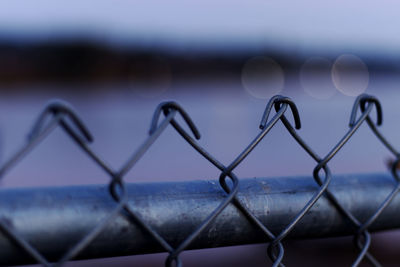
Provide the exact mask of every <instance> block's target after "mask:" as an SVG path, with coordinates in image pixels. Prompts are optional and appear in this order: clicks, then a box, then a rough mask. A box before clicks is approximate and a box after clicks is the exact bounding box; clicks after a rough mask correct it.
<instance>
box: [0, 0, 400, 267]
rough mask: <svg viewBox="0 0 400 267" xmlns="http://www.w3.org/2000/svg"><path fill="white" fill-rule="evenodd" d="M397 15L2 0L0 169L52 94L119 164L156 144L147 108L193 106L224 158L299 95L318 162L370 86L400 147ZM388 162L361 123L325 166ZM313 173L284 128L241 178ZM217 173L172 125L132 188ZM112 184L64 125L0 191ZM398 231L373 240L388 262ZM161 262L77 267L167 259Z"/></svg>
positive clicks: (345, 255)
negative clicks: (273, 100) (279, 101)
mask: <svg viewBox="0 0 400 267" xmlns="http://www.w3.org/2000/svg"><path fill="white" fill-rule="evenodd" d="M399 8H400V5H399V4H398V2H396V1H379V2H375V1H360V0H355V1H342V0H339V1H334V2H321V1H316V0H308V1H297V2H292V1H258V0H256V1H251V2H243V1H226V0H221V1H217V2H216V1H210V0H203V1H201V2H187V1H152V0H150V1H126V0H118V1H112V2H111V1H104V0H96V1H92V0H88V1H84V2H82V1H75V0H70V1H66V2H59V1H50V0H41V1H34V2H32V1H19V0H17V1H8V2H2V3H0V107H1V111H2V112H1V113H0V147H1V150H0V159H1V162H4V161H5V160H6V159H7V158H9V157H10V156H11V155H12V154H13V153H14V152H15V151H17V149H18V148H19V146H21V145H22V144H23V143H24V142H25V141H26V135H27V133H28V131H29V130H30V128H31V127H32V125H33V123H34V121H35V119H36V117H37V116H38V114H39V113H40V111H41V110H42V109H43V108H44V106H45V104H46V103H48V101H49V100H51V99H55V98H56V99H63V100H65V101H68V102H69V103H70V104H71V105H72V106H74V107H75V108H76V110H77V111H78V113H79V114H80V116H81V118H82V119H83V120H84V122H85V123H86V125H87V126H88V128H89V130H90V131H91V132H92V133H93V135H94V137H95V141H94V143H93V148H94V149H95V150H96V151H97V152H98V153H100V154H102V155H104V156H103V157H104V158H105V159H106V160H107V161H108V162H109V163H110V164H111V165H112V166H114V167H115V168H118V167H119V166H122V164H123V163H124V162H125V160H126V159H127V158H128V157H129V155H131V154H132V153H133V152H134V151H135V149H136V148H137V147H138V146H139V145H140V144H141V143H142V142H143V141H144V140H145V138H146V137H147V132H148V128H149V126H150V121H151V118H152V113H153V111H154V109H155V107H156V106H157V105H158V104H159V103H160V102H161V101H165V100H175V101H177V102H178V103H180V104H181V105H182V106H183V108H184V109H185V110H186V111H187V112H188V113H189V115H190V116H191V117H192V119H193V120H194V122H195V124H196V125H197V126H198V128H199V130H200V132H201V134H202V139H201V140H200V143H201V144H202V145H203V146H204V147H205V148H206V149H207V150H208V151H209V152H210V153H211V154H213V155H214V156H215V157H216V158H217V159H219V160H220V161H221V162H222V163H224V164H229V163H230V162H231V161H232V160H233V159H234V158H235V157H236V156H237V155H238V154H239V153H240V152H241V151H242V150H243V149H244V148H245V147H246V146H247V144H248V143H249V142H250V141H251V140H252V138H253V137H255V136H256V134H257V133H258V131H259V129H258V124H259V121H260V119H261V116H262V114H263V111H264V108H265V105H266V103H267V102H268V99H269V98H270V97H272V96H274V95H276V94H281V95H285V96H289V97H291V98H292V99H293V100H294V101H295V102H296V104H297V107H298V109H299V112H300V117H301V120H302V124H303V127H302V129H301V130H300V134H301V135H302V136H303V137H304V139H305V140H307V141H308V142H309V143H310V145H311V146H312V147H313V148H314V150H315V151H316V152H317V153H318V154H319V155H320V156H324V155H325V154H327V153H328V152H329V150H330V149H331V148H332V147H333V146H334V145H335V144H336V143H337V142H338V141H339V140H340V138H341V137H342V136H343V135H344V134H345V132H346V131H347V129H348V122H349V118H350V112H351V109H352V105H353V102H354V100H355V97H356V96H357V95H359V94H361V93H368V94H372V95H375V96H376V97H377V98H378V99H379V100H380V101H381V103H382V105H383V114H384V124H383V126H382V131H383V132H384V134H385V135H386V136H387V137H388V139H389V140H390V141H391V142H392V143H393V144H394V145H395V146H396V145H397V147H400V142H399V141H398V138H397V136H398V132H399V130H400V129H399V126H398V125H399V124H398V116H399V112H400V107H399V106H398V100H399V99H400V91H399V90H398V88H397V87H398V84H399V81H400V76H399V73H400V35H399V34H398V33H399V31H398V25H399V24H400V16H399V15H398V10H399ZM171 153H172V155H171ZM390 158H391V155H390V152H389V151H387V150H386V149H385V148H384V147H383V145H382V144H380V143H379V141H378V140H377V139H376V138H375V137H374V136H373V134H372V133H371V132H370V130H369V129H368V127H367V126H365V125H364V126H362V127H361V128H360V130H359V131H358V132H357V133H356V134H355V136H354V138H353V139H352V140H351V141H350V142H349V143H348V144H347V145H346V146H345V147H344V148H343V149H342V150H341V151H340V152H339V153H338V155H337V156H335V158H334V159H332V161H331V162H330V164H329V166H330V168H331V170H332V171H333V174H335V173H363V172H366V173H371V172H383V171H387V167H386V164H385V162H386V161H387V160H389V159H390ZM155 165H157V168H154V166H155ZM314 166H315V162H314V161H313V160H312V159H311V158H310V157H309V156H308V155H307V154H306V153H305V152H304V151H303V150H302V149H301V148H300V147H299V146H298V145H297V144H296V143H295V141H294V140H292V138H291V137H290V136H289V134H288V133H287V132H286V131H285V129H284V127H283V126H282V125H281V124H277V126H276V127H275V128H274V129H273V130H272V131H271V132H270V133H269V134H268V135H267V137H266V138H265V140H263V142H262V143H261V144H260V145H259V146H258V147H257V148H256V149H255V151H254V152H252V153H251V154H250V155H249V157H248V158H247V159H246V160H245V161H244V162H243V163H242V164H241V165H240V166H239V167H238V168H237V169H236V170H235V172H236V174H237V175H238V176H239V177H243V178H245V177H271V176H287V175H310V176H311V173H312V170H313V168H314ZM193 170H196V171H195V172H193ZM218 175H219V172H218V171H217V170H216V169H215V168H214V167H213V166H211V165H210V164H209V163H208V162H207V161H205V160H204V159H202V158H201V157H200V156H199V155H198V154H197V153H196V152H195V151H193V149H191V148H190V147H189V146H188V145H187V144H186V143H185V142H184V141H183V140H182V139H181V138H180V137H179V136H178V135H177V134H176V133H175V132H174V130H172V129H168V130H167V131H166V132H165V133H164V134H163V135H162V137H161V138H160V139H159V140H158V141H157V142H156V143H155V144H154V145H153V147H152V148H151V149H150V150H149V151H148V153H146V155H145V156H144V157H143V158H142V160H141V161H139V162H138V164H137V165H136V166H135V168H134V169H133V170H132V171H131V172H130V173H129V174H128V175H127V177H126V181H128V182H144V181H173V180H193V179H216V178H217V177H218ZM108 181H109V177H107V175H106V174H105V173H103V172H102V170H101V169H100V168H98V167H97V166H96V165H95V164H93V163H92V162H91V161H90V160H89V159H88V158H87V157H86V155H84V154H83V153H82V152H81V151H80V150H79V148H78V147H76V146H75V145H74V143H73V142H72V140H70V139H69V138H68V137H67V136H66V135H65V134H64V133H63V132H62V131H61V130H56V131H55V132H54V133H53V134H52V135H51V136H50V137H49V138H47V139H46V140H45V141H44V142H43V143H42V144H41V145H40V146H39V147H38V148H37V149H35V150H34V151H33V152H32V154H31V155H29V156H28V157H27V158H26V159H25V160H24V161H22V162H20V164H18V166H17V167H16V168H14V169H13V170H12V171H11V172H10V173H8V174H7V175H6V176H5V177H4V179H3V180H2V186H3V187H26V186H50V185H57V186H58V185H71V184H104V183H107V182H108ZM349 190H351V188H350V189H349ZM398 235H399V234H398V233H396V232H387V233H381V234H377V235H375V236H374V239H373V243H372V246H373V250H374V251H375V254H376V255H377V256H378V258H379V259H380V260H381V261H382V262H383V263H384V264H385V265H386V266H397V264H396V258H395V256H396V254H397V251H396V250H395V249H394V248H393V244H394V243H395V242H397V241H399V238H396V236H398ZM286 247H287V251H286V255H287V256H286V262H287V263H288V265H290V263H291V264H292V266H302V265H303V266H311V265H313V264H314V265H321V264H323V265H325V266H328V262H329V264H331V266H338V265H350V263H351V262H352V260H353V259H355V257H356V250H355V249H354V248H353V247H352V243H351V238H338V239H329V240H316V241H315V240H314V241H313V240H310V241H292V242H288V243H287V244H286ZM317 254H318V255H321V257H314V255H317ZM227 255H229V257H227ZM164 258H165V254H157V255H145V256H131V257H123V258H117V259H107V260H94V261H93V260H92V261H79V262H74V263H71V264H70V265H71V266H92V265H96V266H110V265H118V266H132V265H135V266H158V265H160V264H162V262H163V261H164ZM183 259H184V263H185V266H204V265H207V266H224V265H229V266H264V265H265V261H266V260H267V256H266V246H265V245H250V246H240V247H234V248H220V249H213V250H211V249H207V250H201V251H187V252H184V253H183ZM199 259H201V261H200V260H199ZM327 259H328V260H327Z"/></svg>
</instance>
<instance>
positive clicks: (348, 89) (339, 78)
mask: <svg viewBox="0 0 400 267" xmlns="http://www.w3.org/2000/svg"><path fill="white" fill-rule="evenodd" d="M332 80H333V83H334V84H335V87H336V88H337V89H338V90H339V91H340V92H341V93H343V94H344V95H347V96H357V95H359V94H362V93H363V92H364V91H365V90H366V89H367V87H368V83H369V73H368V68H367V65H365V63H364V62H363V61H362V60H361V59H360V58H359V57H357V56H355V55H348V54H345V55H341V56H340V57H338V58H337V59H336V61H335V63H334V64H333V67H332Z"/></svg>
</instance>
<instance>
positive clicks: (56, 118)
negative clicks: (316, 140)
mask: <svg viewBox="0 0 400 267" xmlns="http://www.w3.org/2000/svg"><path fill="white" fill-rule="evenodd" d="M374 107H375V109H376V113H377V121H376V123H375V122H374V121H373V120H372V119H371V116H370V115H371V112H372V110H373V109H374ZM288 108H289V109H290V111H291V113H292V115H293V118H294V123H295V125H294V126H293V125H292V124H291V123H290V122H289V120H288V119H287V118H286V116H285V114H286V112H287V109H288ZM273 109H275V111H276V113H275V114H274V115H273V116H272V115H271V112H272V110H273ZM358 109H360V111H361V115H360V116H359V117H357V111H358ZM162 115H164V117H163V118H162V119H161V121H160V117H162ZM178 115H180V116H181V117H182V118H183V120H184V121H185V123H186V124H187V126H188V128H189V129H190V131H191V133H188V132H187V131H186V130H185V129H184V127H183V126H182V125H181V124H180V123H178V121H177V120H176V116H178ZM270 115H271V116H270ZM270 117H271V118H270ZM279 120H280V121H281V122H282V123H283V125H284V126H285V128H286V129H287V131H288V132H289V133H290V135H291V136H292V137H293V138H294V139H295V140H296V141H297V142H298V144H299V145H300V146H301V147H302V148H303V149H304V151H305V152H306V154H308V155H309V156H310V157H311V158H312V159H313V160H315V162H316V166H315V168H314V171H313V177H314V179H315V183H316V184H317V185H318V188H317V190H316V191H315V193H314V195H313V196H312V197H311V198H310V199H309V201H308V202H307V204H306V205H305V206H304V207H303V208H302V209H301V210H300V211H299V212H298V214H297V215H296V216H294V217H293V218H292V219H291V222H290V223H289V224H288V225H282V230H281V231H280V232H278V233H273V232H271V231H270V230H269V229H268V225H264V224H263V223H262V222H261V221H260V220H259V219H258V218H257V216H255V215H254V214H253V212H252V210H251V209H250V208H249V207H248V206H247V205H246V204H245V203H243V202H242V201H241V200H240V199H239V198H238V192H239V183H240V179H239V178H238V177H237V176H236V175H235V173H234V170H235V168H236V167H237V166H238V165H239V164H241V162H242V161H243V160H244V159H245V158H246V157H247V156H248V155H249V153H251V151H252V150H253V149H254V148H255V147H256V146H257V145H258V143H259V142H260V141H261V140H262V139H263V138H264V137H265V136H266V135H267V134H268V133H269V131H270V130H271V129H272V128H273V127H274V126H275V125H276V123H277V122H278V121H279ZM363 123H367V124H368V125H369V127H370V129H371V130H372V132H373V133H374V134H375V136H376V137H377V138H378V139H379V140H380V141H381V142H382V144H383V145H384V146H385V147H386V148H387V149H388V150H389V151H390V152H391V153H392V154H393V155H394V157H395V159H396V160H395V161H394V162H393V163H392V168H391V173H392V176H393V179H394V181H395V184H394V187H393V190H392V191H391V192H390V194H389V195H388V196H387V197H386V199H385V200H384V201H383V202H382V203H381V205H380V206H379V208H378V209H377V210H376V211H375V212H374V213H373V214H370V216H369V218H368V219H367V220H365V221H360V220H359V219H357V218H356V217H355V216H354V215H353V214H352V213H351V212H349V211H348V210H347V209H346V208H345V207H344V206H343V205H342V204H341V203H340V200H339V199H337V198H336V197H335V194H334V193H332V192H331V191H330V189H329V184H330V182H331V180H332V179H333V177H332V174H331V171H330V169H329V166H328V163H329V161H330V160H331V159H332V158H333V157H334V156H335V155H336V154H337V152H338V151H339V150H340V149H341V148H342V147H343V146H344V145H345V144H346V142H347V141H348V140H349V139H350V138H351V137H352V136H353V134H354V133H355V132H356V131H357V130H358V129H359V127H360V126H361V125H362V124H363ZM381 123H382V108H381V105H380V103H379V101H378V100H377V99H376V98H375V97H373V96H370V95H365V94H363V95H360V96H359V97H358V98H357V99H356V101H355V103H354V106H353V109H352V113H351V116H350V123H349V130H348V131H347V132H346V133H345V135H344V136H343V138H342V139H341V140H340V141H339V142H338V143H337V144H336V145H335V146H334V147H333V148H332V149H331V151H330V152H329V153H328V154H327V155H325V156H323V157H321V156H319V155H317V154H316V153H315V152H314V151H313V149H312V148H311V147H310V146H309V144H308V143H307V142H305V140H304V139H303V138H302V137H301V136H300V135H299V134H298V133H297V131H296V129H300V127H301V123H300V115H299V112H298V110H297V107H296V105H295V103H294V102H293V101H292V100H291V99H290V98H288V97H283V96H275V97H273V98H272V99H271V100H270V101H269V102H268V104H267V106H266V109H265V112H264V114H263V116H262V119H261V123H260V129H261V131H260V132H259V133H258V134H257V135H256V137H255V138H254V140H253V141H252V142H251V143H250V144H249V145H248V146H247V147H246V148H245V149H244V150H243V151H242V152H241V153H240V154H239V155H238V156H237V157H236V159H235V160H234V161H233V162H231V163H230V164H229V165H228V166H225V165H224V164H222V163H221V162H219V161H218V160H217V159H216V158H215V157H214V156H213V155H211V154H210V153H209V152H208V151H207V150H206V149H204V148H203V147H202V146H200V145H199V143H198V142H197V141H196V140H197V139H199V138H200V133H199V131H198V130H197V128H196V126H195V124H194V123H193V121H192V120H191V118H190V117H189V115H188V114H187V113H186V112H185V111H184V109H183V108H182V107H181V106H179V105H178V104H177V103H175V102H165V103H161V104H160V105H159V106H158V107H157V108H156V111H155V113H154V116H153V119H152V122H151V127H150V131H149V136H148V138H147V140H145V142H144V143H143V144H142V145H141V146H140V147H139V148H138V149H137V150H136V152H135V153H133V154H132V156H131V157H130V158H129V159H128V160H127V161H126V162H125V164H123V165H122V166H121V167H120V168H118V169H115V168H113V167H111V166H110V165H109V164H108V163H106V161H105V160H104V159H103V158H102V157H101V155H99V154H98V153H96V152H95V151H94V150H93V149H92V148H91V144H90V143H91V142H92V141H93V138H92V135H91V134H90V132H89V131H88V129H87V128H86V126H85V125H84V123H83V122H82V121H81V120H80V118H79V117H78V116H77V115H76V113H75V111H74V110H73V109H72V108H71V107H70V106H69V105H68V104H66V103H63V102H60V101H57V102H52V103H51V104H49V105H48V106H47V107H46V108H45V109H44V111H43V112H42V113H41V114H40V115H39V117H38V120H37V122H36V123H35V125H34V127H33V129H32V131H31V132H30V134H29V138H28V142H27V143H26V144H25V145H24V146H23V147H22V148H21V149H20V150H19V151H18V152H17V153H15V154H14V155H13V156H12V157H11V158H10V159H9V160H8V161H6V162H5V164H3V165H2V167H1V169H0V175H1V178H2V179H4V178H5V177H6V173H7V172H8V171H9V170H10V169H11V168H14V167H15V166H16V165H17V164H18V163H19V162H20V161H21V160H22V159H23V158H24V157H25V156H27V154H28V153H29V152H30V151H31V150H32V149H34V148H35V147H36V146H38V145H39V144H40V142H41V141H42V140H44V139H45V138H46V137H47V136H49V135H50V134H51V132H52V131H53V130H54V129H55V128H57V127H61V128H62V129H63V130H64V132H65V133H66V134H67V135H68V136H69V137H71V138H72V139H73V140H74V141H75V142H74V143H75V144H76V145H77V146H78V147H80V148H81V149H82V151H83V152H84V153H85V154H86V155H87V156H88V157H90V158H91V159H92V160H93V161H94V162H95V164H96V165H98V167H99V168H101V169H102V170H103V171H104V172H105V173H107V174H108V175H109V176H110V182H109V184H108V189H109V194H110V195H111V196H112V199H113V200H114V201H115V203H116V206H115V208H114V209H113V211H112V212H110V214H109V215H108V217H107V218H105V219H104V220H102V221H101V222H100V223H99V224H98V225H97V227H95V228H94V229H92V230H91V231H90V232H89V233H87V235H86V236H85V237H84V238H82V239H81V240H80V241H79V242H78V243H77V244H75V245H74V246H73V247H72V248H70V249H69V250H68V251H66V252H65V253H64V255H63V256H62V257H61V258H60V259H59V260H58V261H57V262H50V261H49V260H47V259H46V258H45V257H44V256H43V255H42V254H41V252H40V251H38V250H37V249H36V248H35V247H34V246H32V245H31V244H30V243H28V242H27V241H26V240H25V239H24V238H23V237H22V236H21V235H20V234H19V233H18V231H16V229H15V228H14V227H13V226H11V225H9V224H8V223H7V221H6V220H0V229H1V231H2V232H3V234H4V235H5V236H7V238H9V239H10V240H12V241H13V242H14V243H15V244H16V245H17V246H18V247H19V248H20V250H21V252H22V253H25V255H29V256H30V257H32V258H33V259H35V260H36V261H37V262H38V263H40V264H42V265H43V266H61V265H63V264H64V263H66V262H67V261H70V260H73V259H75V258H76V257H77V256H78V255H79V254H80V253H81V252H82V251H83V250H84V249H85V248H86V247H87V246H88V245H89V244H90V243H91V242H92V241H93V240H94V239H95V238H96V237H97V236H98V235H99V234H101V233H102V231H103V230H104V229H105V228H106V227H107V226H108V225H109V224H110V222H112V221H113V220H115V218H116V217H117V216H119V215H121V214H123V215H124V216H126V217H127V218H128V219H129V221H130V223H131V224H134V225H139V226H140V227H141V228H142V230H143V231H144V232H146V233H148V234H150V236H151V237H152V238H153V239H154V240H155V241H157V242H158V243H159V244H160V245H161V246H162V248H163V249H164V250H165V251H167V252H168V257H167V258H166V261H165V265H166V266H174V265H175V266H182V262H181V260H180V253H181V252H182V251H184V250H185V249H187V248H188V247H189V246H190V245H191V244H192V242H193V241H194V240H195V239H196V238H197V237H198V236H199V235H200V233H202V231H204V230H205V229H206V228H207V227H208V226H210V225H211V224H212V223H213V221H214V220H215V219H216V218H217V217H218V216H219V215H220V214H221V212H222V211H223V210H224V209H225V208H226V207H227V206H228V205H229V204H233V205H234V206H235V207H236V208H237V209H238V210H240V211H241V212H242V213H243V215H245V217H246V218H247V219H248V220H249V221H250V222H251V223H252V225H254V227H256V228H258V229H260V230H261V231H262V233H263V234H264V235H265V242H266V243H269V246H268V255H269V257H270V259H271V260H272V262H273V266H284V264H283V261H284V246H283V245H282V241H283V240H284V239H285V238H286V237H287V236H288V234H289V233H290V232H291V231H292V230H293V228H295V227H296V225H297V224H298V223H299V221H301V220H302V218H303V217H304V216H307V213H308V211H309V210H310V209H311V208H312V207H313V206H314V205H315V204H316V203H317V202H318V200H319V199H320V198H321V196H322V195H325V196H326V197H327V198H328V199H329V201H330V202H331V203H332V205H334V207H335V208H336V209H337V210H338V212H339V213H340V214H341V216H342V217H343V218H344V219H345V220H347V221H348V225H349V227H351V228H352V232H353V233H354V245H355V247H356V248H357V249H358V250H359V253H358V256H357V257H356V258H355V259H354V262H353V263H350V262H349V265H350V264H352V266H358V265H359V264H360V263H361V262H362V261H363V260H366V261H368V262H369V263H370V264H371V265H373V266H380V263H379V261H378V260H377V259H376V258H374V256H373V255H372V254H371V253H370V252H369V251H368V249H369V247H370V244H371V237H370V233H369V232H368V229H369V227H370V226H371V224H372V223H373V222H374V221H376V219H377V218H378V217H379V216H380V214H381V213H382V211H383V210H384V209H385V208H386V207H387V206H388V205H389V204H390V202H391V201H392V199H393V198H394V197H395V196H396V194H397V193H398V191H399V190H400V179H399V176H398V174H397V172H396V166H398V164H399V162H400V154H399V152H398V151H397V150H396V149H394V148H393V146H392V145H391V144H390V143H389V142H388V141H387V140H386V139H385V137H384V136H383V135H382V134H381V132H380V131H379V130H378V128H377V126H379V125H381ZM168 125H172V127H173V128H174V129H175V130H176V132H177V133H178V134H179V135H180V136H181V137H182V138H183V139H184V140H185V142H187V143H188V144H190V146H191V147H193V149H194V150H196V151H197V152H198V153H200V155H202V156H203V157H204V158H205V159H207V160H208V161H209V162H210V164H212V165H213V166H214V167H215V168H217V169H218V170H219V171H220V176H219V184H220V187H221V190H223V192H224V193H225V198H224V200H223V201H222V202H221V203H220V204H219V205H218V207H216V208H215V210H213V211H212V212H210V214H208V216H206V218H205V219H204V220H203V222H202V223H201V224H200V225H198V226H197V228H196V229H195V230H194V231H193V232H192V233H191V234H190V235H188V236H187V237H186V238H185V239H184V240H183V241H182V242H181V243H180V244H178V245H176V246H173V245H171V244H170V243H169V242H168V241H167V240H166V239H165V238H164V237H163V236H162V235H160V234H159V233H158V232H157V231H156V230H155V229H154V228H153V227H152V226H150V225H149V224H148V223H147V222H146V221H145V220H144V219H143V218H142V217H141V216H140V215H139V214H137V213H136V212H135V211H134V208H133V207H131V206H130V205H131V204H129V203H128V201H127V197H126V193H125V184H124V176H125V175H126V174H127V173H128V172H129V171H130V170H131V169H132V168H133V167H134V165H135V164H136V163H137V162H138V161H139V160H140V159H141V157H142V156H143V155H144V154H145V153H146V151H147V150H148V149H149V148H150V147H151V145H152V144H153V143H154V142H155V141H156V140H157V139H158V138H159V136H160V135H161V134H162V133H163V131H164V130H165V129H166V128H167V127H168ZM227 179H229V180H230V182H229V180H227Z"/></svg>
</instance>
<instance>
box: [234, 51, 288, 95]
mask: <svg viewBox="0 0 400 267" xmlns="http://www.w3.org/2000/svg"><path fill="white" fill-rule="evenodd" d="M242 84H243V87H244V88H245V90H246V92H248V93H249V94H250V95H252V96H253V97H255V98H260V99H268V98H270V97H272V96H274V95H275V94H278V93H279V92H280V91H282V89H283V85H284V73H283V70H282V68H281V66H280V65H279V64H278V63H277V62H275V61H274V60H272V59H271V58H268V57H261V56H259V57H253V58H250V59H249V60H248V61H247V62H246V63H245V64H244V66H243V69H242Z"/></svg>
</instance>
